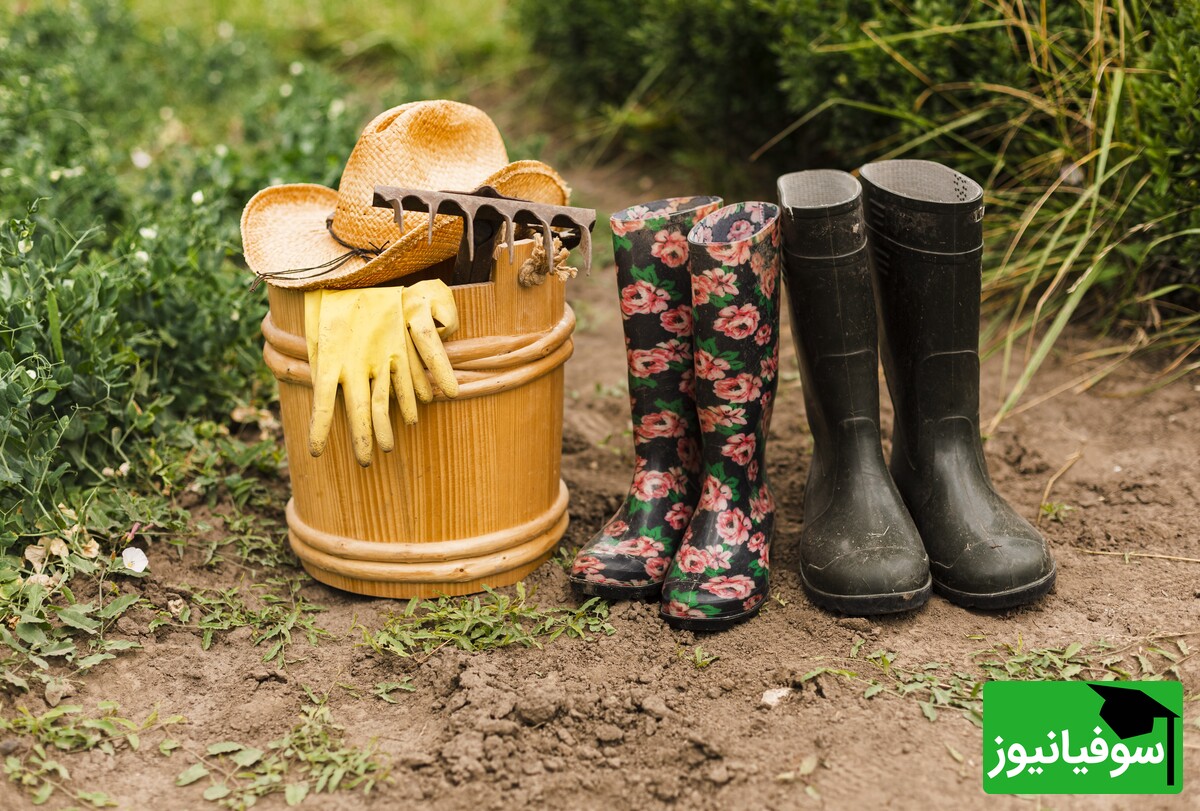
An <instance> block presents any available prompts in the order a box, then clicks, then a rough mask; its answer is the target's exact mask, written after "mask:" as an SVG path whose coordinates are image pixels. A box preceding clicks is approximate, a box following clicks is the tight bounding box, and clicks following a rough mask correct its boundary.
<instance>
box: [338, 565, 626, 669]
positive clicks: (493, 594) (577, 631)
mask: <svg viewBox="0 0 1200 811" xmlns="http://www.w3.org/2000/svg"><path fill="white" fill-rule="evenodd" d="M531 596H532V594H531V593H530V594H527V593H526V591H525V584H524V583H523V582H520V583H517V586H516V596H515V597H509V596H507V595H505V594H501V593H500V592H497V591H492V590H491V589H487V593H486V594H484V595H483V596H479V597H463V598H453V597H442V598H439V599H437V600H409V602H408V606H407V607H406V608H405V610H404V613H403V614H399V615H393V616H392V617H390V618H388V619H387V621H385V622H384V624H383V627H381V628H379V629H377V630H371V629H368V628H361V627H360V630H361V632H362V639H363V643H364V644H366V645H368V646H370V647H371V648H372V649H374V650H376V651H383V652H387V653H393V654H395V655H397V656H401V657H405V658H408V657H413V656H421V657H423V660H424V659H427V658H429V657H430V656H433V655H434V654H436V653H437V652H438V651H439V650H441V649H442V648H445V647H453V648H458V649H459V650H469V651H486V650H495V649H497V648H504V647H508V646H510V645H519V646H521V647H526V648H533V647H536V648H540V647H541V646H542V642H543V641H545V642H553V641H554V640H556V639H558V638H559V637H560V636H564V635H565V636H567V637H575V638H577V639H588V638H589V635H590V634H605V635H609V634H612V633H614V629H613V627H612V626H611V625H610V624H609V623H608V604H607V603H605V602H604V601H602V600H600V598H598V597H593V598H592V599H590V600H587V601H586V602H584V603H583V604H582V605H581V606H579V607H578V608H567V607H550V608H540V607H538V606H535V605H531V604H530V603H529V602H528V599H529V597H531Z"/></svg>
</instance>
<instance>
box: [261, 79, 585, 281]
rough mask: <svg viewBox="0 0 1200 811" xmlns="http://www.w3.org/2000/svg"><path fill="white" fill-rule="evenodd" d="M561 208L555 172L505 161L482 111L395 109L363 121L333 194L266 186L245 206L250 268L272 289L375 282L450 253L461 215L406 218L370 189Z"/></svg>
mask: <svg viewBox="0 0 1200 811" xmlns="http://www.w3.org/2000/svg"><path fill="white" fill-rule="evenodd" d="M484 185H487V186H493V187H495V188H496V189H497V190H498V191H499V192H500V193H501V194H505V195H508V196H510V197H519V198H521V199H524V200H530V201H533V202H537V203H550V204H553V205H565V204H566V203H567V199H568V197H569V195H570V189H569V188H568V187H567V184H566V183H565V182H564V181H563V179H562V178H561V177H559V175H558V173H557V172H555V171H554V170H553V169H551V168H550V167H549V166H547V165H546V164H544V163H541V162H540V161H531V160H526V161H515V162H512V163H510V162H509V160H508V153H507V152H506V151H505V149H504V141H503V140H502V139H501V137H500V131H499V130H497V129H496V125H495V124H494V123H492V120H491V119H490V118H488V117H487V115H486V114H485V113H484V112H483V111H482V110H479V109H478V108H476V107H472V106H470V105H469V104H460V103H458V102H454V101H417V102H411V103H409V104H402V105H400V106H399V107H393V108H392V109H391V110H388V111H387V112H385V113H382V114H381V115H379V116H378V117H377V118H375V120H374V121H372V122H371V123H370V124H368V125H367V128H366V129H365V130H363V134H362V135H361V136H360V137H359V139H358V143H356V144H355V145H354V151H353V152H351V153H350V159H349V160H348V161H347V162H346V168H345V170H344V171H343V172H342V180H341V183H340V184H339V185H338V189H337V191H334V190H333V189H329V188H326V187H324V186H318V185H315V184H312V183H291V184H287V185H283V186H272V187H270V188H267V189H263V190H262V191H260V192H259V193H258V194H256V195H254V197H253V198H251V200H250V202H249V203H247V204H246V209H245V211H243V212H242V250H243V252H244V254H245V257H246V264H248V265H249V266H250V269H251V270H252V271H254V272H255V273H256V274H258V275H259V277H260V278H262V279H264V280H265V281H267V282H269V283H270V284H273V285H276V286H278V287H289V288H294V289H298V290H311V289H314V288H347V287H371V286H373V285H377V284H382V283H384V282H387V281H390V280H392V279H397V278H400V277H401V276H404V275H406V274H408V273H412V272H413V271H417V270H421V269H423V268H427V267H429V266H430V265H433V264H436V263H437V262H440V261H442V260H443V259H447V258H449V257H451V256H454V255H455V253H457V251H458V245H459V240H460V239H461V238H462V220H461V219H460V218H459V217H453V216H449V215H445V214H443V215H439V216H437V217H436V218H435V220H434V225H433V239H432V241H430V239H429V227H428V226H429V218H428V215H425V214H406V216H405V217H404V228H403V230H401V228H400V226H398V225H396V219H395V215H394V213H393V212H392V210H391V209H384V208H376V207H374V206H373V205H371V203H372V200H373V198H374V193H375V187H376V186H402V187H406V188H411V189H426V190H431V191H472V190H474V189H476V188H478V187H480V186H484Z"/></svg>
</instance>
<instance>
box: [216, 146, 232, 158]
mask: <svg viewBox="0 0 1200 811" xmlns="http://www.w3.org/2000/svg"><path fill="white" fill-rule="evenodd" d="M213 152H215V153H217V157H218V158H223V157H225V156H226V155H228V154H229V147H227V146H225V144H217V145H216V146H214V147H213Z"/></svg>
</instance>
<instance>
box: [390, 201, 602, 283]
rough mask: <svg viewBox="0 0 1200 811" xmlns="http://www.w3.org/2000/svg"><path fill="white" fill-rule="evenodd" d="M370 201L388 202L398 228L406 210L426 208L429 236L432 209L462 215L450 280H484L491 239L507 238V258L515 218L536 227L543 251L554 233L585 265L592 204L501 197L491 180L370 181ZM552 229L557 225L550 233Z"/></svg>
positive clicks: (489, 269)
mask: <svg viewBox="0 0 1200 811" xmlns="http://www.w3.org/2000/svg"><path fill="white" fill-rule="evenodd" d="M374 204H375V205H376V206H378V207H380V208H387V207H389V206H390V207H391V208H392V209H393V210H394V211H395V212H396V224H397V225H399V226H400V227H401V228H402V229H403V228H404V214H405V212H406V211H407V212H417V213H420V212H425V213H429V214H430V217H429V234H430V239H431V240H432V238H433V226H434V215H437V214H448V215H451V216H455V217H461V218H462V220H463V235H462V242H461V243H460V245H459V249H458V257H457V259H456V260H455V263H454V271H453V273H452V275H451V278H450V284H452V285H459V284H475V283H478V282H486V281H488V280H490V279H491V275H492V252H493V250H494V248H495V245H496V242H497V240H499V239H503V240H504V241H505V242H506V243H507V244H508V252H509V258H510V259H511V257H512V253H513V247H514V243H515V242H516V227H517V225H518V224H520V225H527V226H530V227H534V228H539V229H540V231H541V233H542V245H543V246H544V248H545V250H546V252H547V255H548V256H553V252H554V239H555V237H557V238H558V239H559V241H560V243H561V244H562V247H563V248H566V249H568V250H570V249H572V248H575V247H577V246H578V247H579V248H580V252H581V253H582V254H583V261H584V270H585V271H587V270H589V269H590V268H591V263H592V240H591V232H592V229H593V228H594V227H595V225H596V212H595V210H594V209H589V208H575V207H574V206H556V205H550V204H548V203H533V202H530V201H528V200H521V199H518V198H515V197H505V196H504V195H502V194H500V192H498V191H496V190H495V189H494V188H492V187H491V186H480V187H479V188H478V189H476V190H475V191H473V192H453V191H429V190H423V189H403V188H399V187H396V186H376V187H375V202H374ZM553 229H563V230H559V231H558V232H557V233H556V232H555V231H554V230H553Z"/></svg>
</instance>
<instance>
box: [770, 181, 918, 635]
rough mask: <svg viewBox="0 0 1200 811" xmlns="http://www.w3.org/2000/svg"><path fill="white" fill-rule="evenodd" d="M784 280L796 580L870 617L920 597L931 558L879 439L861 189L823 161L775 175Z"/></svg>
mask: <svg viewBox="0 0 1200 811" xmlns="http://www.w3.org/2000/svg"><path fill="white" fill-rule="evenodd" d="M778 188H779V202H780V205H781V206H782V207H783V223H782V228H783V247H784V250H783V257H784V278H785V279H786V280H787V293H788V302H789V303H790V305H791V312H792V336H793V338H794V339H795V342H796V354H797V356H798V357H799V359H800V378H801V381H802V383H803V387H804V405H805V410H806V412H807V414H808V425H809V428H810V429H811V430H812V436H813V454H812V467H811V468H810V469H809V473H808V484H807V486H806V488H805V491H804V532H803V534H802V535H801V536H800V578H801V581H802V582H803V584H804V590H805V592H806V593H807V594H808V596H809V599H811V600H812V601H813V602H814V603H816V604H817V605H819V606H821V607H822V608H827V609H831V610H834V611H840V612H843V613H845V614H855V615H869V614H887V613H892V612H895V611H907V610H909V609H913V608H917V607H918V606H921V605H924V603H925V601H926V600H928V599H929V594H930V577H929V559H928V557H926V555H925V548H924V547H923V546H922V545H921V537H920V536H919V535H918V534H917V528H916V526H915V525H914V524H913V521H912V518H910V517H909V514H908V510H907V509H905V506H904V501H903V500H902V499H901V497H900V493H899V492H898V491H897V490H896V485H895V484H894V483H893V482H892V476H891V474H890V473H889V472H888V469H887V463H886V462H885V461H884V459H883V449H882V447H881V446H880V438H879V354H878V348H877V347H878V332H877V327H876V319H875V294H874V291H873V289H872V285H871V261H870V256H869V254H868V252H867V231H866V228H865V224H864V222H863V213H862V187H861V186H860V185H859V183H858V181H857V180H855V179H854V177H853V176H852V175H849V174H847V173H845V172H837V171H831V170H817V171H809V172H795V173H792V174H788V175H784V176H783V177H781V178H779V184H778Z"/></svg>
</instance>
